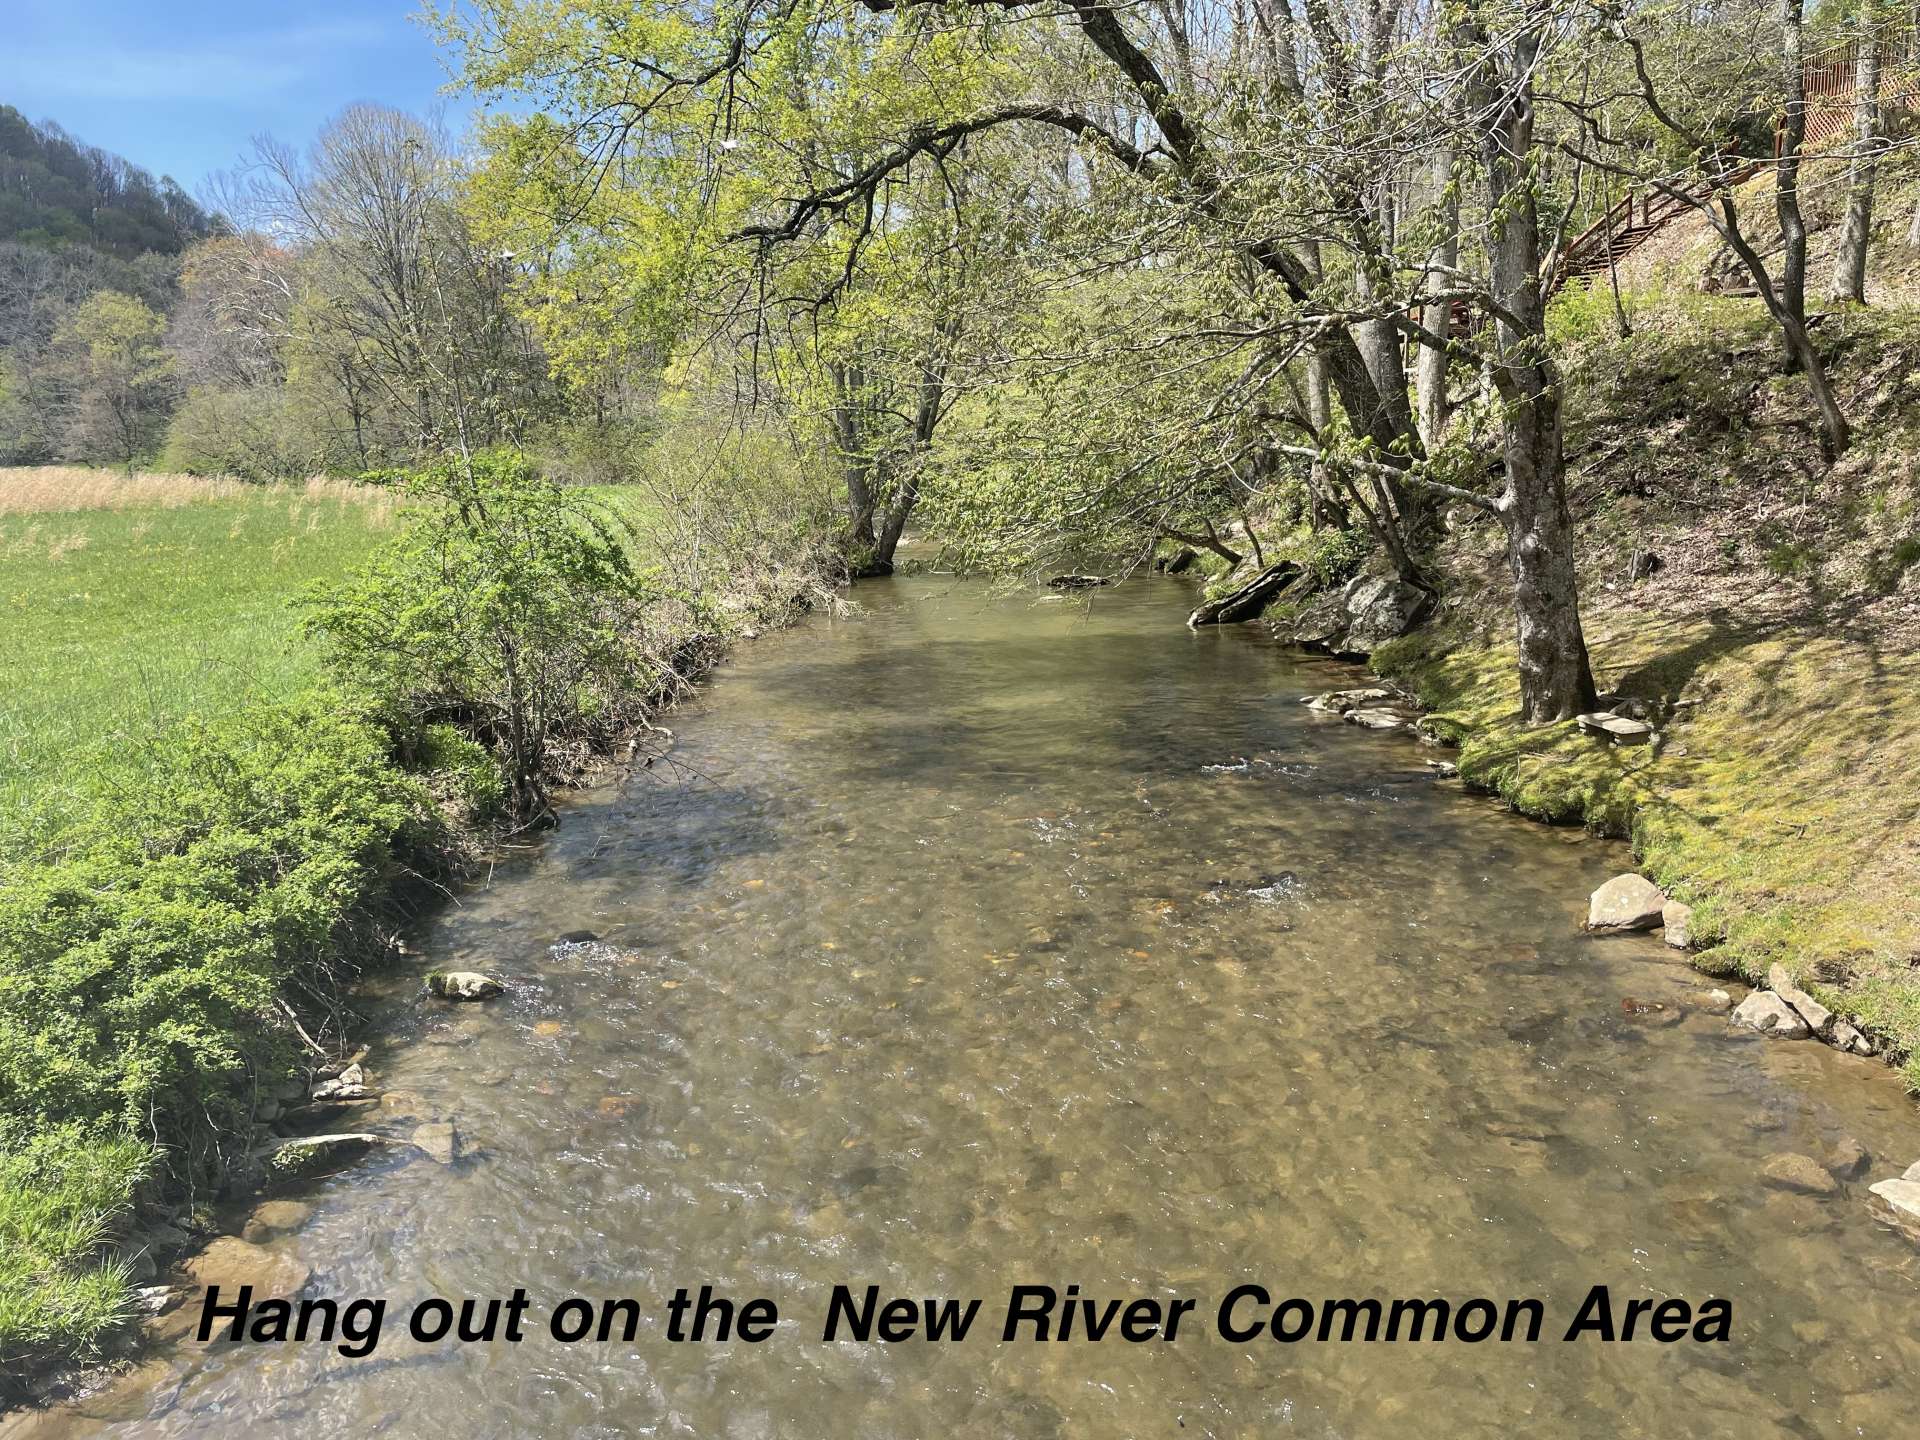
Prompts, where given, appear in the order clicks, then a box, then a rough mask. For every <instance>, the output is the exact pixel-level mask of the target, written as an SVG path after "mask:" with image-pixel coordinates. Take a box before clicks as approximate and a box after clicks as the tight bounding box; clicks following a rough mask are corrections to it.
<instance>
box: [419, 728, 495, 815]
mask: <svg viewBox="0 0 1920 1440" xmlns="http://www.w3.org/2000/svg"><path fill="white" fill-rule="evenodd" d="M411 758H412V760H413V762H414V768H416V769H419V770H424V771H426V772H427V773H428V774H429V775H431V776H432V777H433V778H434V779H435V780H437V781H439V782H441V783H442V784H443V785H445V786H446V788H447V789H448V790H450V791H451V792H452V793H453V795H454V796H455V797H456V798H457V799H458V800H459V802H460V804H461V805H462V806H463V807H465V809H466V812H467V815H468V817H469V818H471V819H473V820H475V821H486V820H490V819H492V818H494V817H495V816H497V815H499V814H500V813H501V810H502V808H503V807H504V806H505V804H506V800H507V777H506V776H505V775H503V774H501V773H500V764H499V762H498V761H497V760H495V759H494V758H493V755H492V752H490V751H489V750H488V749H487V747H486V746H484V745H482V744H481V743H480V742H479V741H478V740H475V739H473V738H472V737H471V736H469V735H465V734H462V733H461V731H460V729H459V727H457V726H454V725H447V724H436V725H429V726H427V727H426V728H425V729H424V730H423V731H422V732H421V734H420V740H419V743H418V745H417V746H415V748H414V754H413V756H412V757H411Z"/></svg>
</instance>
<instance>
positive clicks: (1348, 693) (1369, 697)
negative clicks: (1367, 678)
mask: <svg viewBox="0 0 1920 1440" xmlns="http://www.w3.org/2000/svg"><path fill="white" fill-rule="evenodd" d="M1399 698H1400V697H1399V696H1397V695H1395V694H1394V693H1393V691H1391V690H1383V689H1381V688H1380V687H1379V686H1377V685H1372V686H1368V687H1367V688H1365V689H1363V690H1324V691H1322V692H1321V693H1320V694H1318V695H1310V696H1308V697H1307V699H1306V700H1305V701H1304V702H1303V703H1304V704H1305V705H1306V707H1307V708H1308V709H1309V710H1326V711H1330V712H1331V713H1333V714H1336V715H1344V714H1346V713H1347V712H1348V711H1349V710H1358V709H1361V708H1362V707H1364V706H1368V705H1382V704H1385V703H1387V702H1388V701H1391V700H1397V699H1399Z"/></svg>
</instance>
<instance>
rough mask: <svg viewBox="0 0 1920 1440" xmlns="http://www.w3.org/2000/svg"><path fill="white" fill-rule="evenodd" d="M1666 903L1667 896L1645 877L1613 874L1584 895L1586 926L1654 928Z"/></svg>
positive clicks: (1613, 928)
mask: <svg viewBox="0 0 1920 1440" xmlns="http://www.w3.org/2000/svg"><path fill="white" fill-rule="evenodd" d="M1666 905H1667V897H1666V895H1665V894H1664V893H1663V892H1662V891H1661V889H1660V887H1659V886H1658V885H1656V884H1654V883H1653V882H1652V881H1651V880H1649V879H1647V877H1646V876H1644V875H1616V876H1614V877H1613V879H1611V880H1609V881H1607V883H1606V884H1604V885H1602V886H1601V887H1600V888H1599V889H1598V890H1596V891H1594V892H1593V894H1592V895H1590V896H1589V897H1588V898H1587V929H1589V930H1652V929H1656V928H1657V927H1658V926H1659V925H1660V923H1661V918H1662V916H1663V915H1664V913H1665V911H1666Z"/></svg>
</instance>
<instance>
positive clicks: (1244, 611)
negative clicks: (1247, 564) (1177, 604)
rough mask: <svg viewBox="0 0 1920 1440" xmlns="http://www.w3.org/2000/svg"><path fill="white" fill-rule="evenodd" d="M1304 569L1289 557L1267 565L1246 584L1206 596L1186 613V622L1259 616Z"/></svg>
mask: <svg viewBox="0 0 1920 1440" xmlns="http://www.w3.org/2000/svg"><path fill="white" fill-rule="evenodd" d="M1302 573H1303V572H1302V571H1301V569H1300V567H1299V566H1298V565H1296V564H1294V562H1293V561H1291V560H1282V561H1281V562H1280V563H1279V564H1278V565H1269V566H1268V567H1267V568H1266V569H1264V570H1262V571H1261V572H1260V573H1259V574H1258V575H1256V576H1254V577H1253V578H1252V579H1251V580H1249V581H1247V583H1246V584H1244V585H1242V586H1239V587H1238V588H1237V589H1234V590H1230V591H1228V592H1227V593H1226V594H1225V595H1222V596H1221V597H1220V598H1219V599H1217V600H1208V601H1206V602H1205V603H1204V604H1202V605H1200V606H1199V607H1197V608H1196V609H1195V610H1194V612H1193V613H1192V614H1191V615H1189V616H1187V624H1188V625H1190V626H1193V627H1196V628H1197V627H1199V626H1201V625H1237V624H1239V623H1240V622H1241V621H1243V620H1258V619H1259V618H1260V616H1261V613H1262V612H1263V611H1265V610H1266V608H1267V607H1268V606H1269V605H1271V604H1272V603H1273V602H1274V601H1275V600H1276V599H1277V598H1279V595H1280V592H1281V591H1283V590H1285V589H1286V588H1287V587H1288V586H1289V585H1291V584H1293V582H1294V581H1295V580H1298V579H1299V578H1300V576H1301V574H1302Z"/></svg>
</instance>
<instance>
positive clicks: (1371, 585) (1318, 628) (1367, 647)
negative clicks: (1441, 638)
mask: <svg viewBox="0 0 1920 1440" xmlns="http://www.w3.org/2000/svg"><path fill="white" fill-rule="evenodd" d="M1432 610H1433V595H1432V594H1431V593H1430V592H1428V591H1425V590H1422V589H1420V588H1419V586H1417V585H1409V584H1407V583H1406V582H1405V581H1403V580H1396V579H1394V578H1393V577H1392V576H1385V575H1357V576H1355V577H1354V578H1353V579H1351V580H1349V581H1348V582H1347V583H1346V584H1345V585H1344V586H1342V587H1341V588H1340V589H1339V590H1337V591H1330V592H1328V593H1327V594H1325V595H1322V596H1321V597H1320V598H1319V599H1318V600H1316V601H1314V602H1313V604H1311V605H1309V606H1308V607H1307V608H1306V609H1305V610H1304V611H1302V612H1301V614H1300V616H1299V617H1298V618H1297V619H1296V620H1295V621H1294V623H1293V626H1292V637H1293V639H1294V640H1295V641H1296V642H1297V643H1299V644H1301V645H1304V646H1306V647H1307V648H1308V649H1309V650H1324V651H1326V652H1327V653H1328V654H1330V655H1347V656H1352V657H1354V658H1357V659H1364V658H1365V657H1366V656H1368V655H1371V654H1372V653H1373V652H1374V651H1375V650H1377V649H1379V648H1380V647H1381V646H1382V645H1384V644H1386V643H1387V641H1389V640H1392V639H1395V638H1397V637H1399V636H1401V635H1404V634H1406V633H1407V632H1408V631H1409V630H1411V629H1413V628H1414V626H1416V625H1418V624H1419V623H1420V622H1421V621H1422V620H1424V619H1426V618H1427V616H1428V615H1429V614H1430V613H1431V612H1432Z"/></svg>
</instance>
